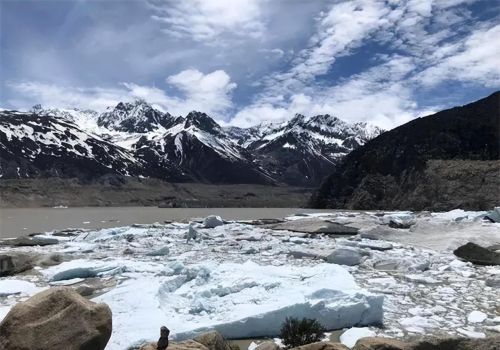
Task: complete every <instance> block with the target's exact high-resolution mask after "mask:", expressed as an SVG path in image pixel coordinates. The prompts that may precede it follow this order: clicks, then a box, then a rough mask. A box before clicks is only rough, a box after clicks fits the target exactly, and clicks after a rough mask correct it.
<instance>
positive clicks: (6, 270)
mask: <svg viewBox="0 0 500 350" xmlns="http://www.w3.org/2000/svg"><path fill="white" fill-rule="evenodd" d="M32 263H33V259H32V257H31V256H29V255H27V254H21V253H8V254H1V255H0V276H9V275H15V274H17V273H21V272H23V271H26V270H30V269H31V268H33V264H32Z"/></svg>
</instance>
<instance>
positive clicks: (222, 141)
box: [135, 112, 275, 184]
mask: <svg viewBox="0 0 500 350" xmlns="http://www.w3.org/2000/svg"><path fill="white" fill-rule="evenodd" d="M135 149H136V150H135V154H136V157H137V158H138V159H142V160H144V161H145V162H146V163H147V164H149V167H150V168H151V167H158V168H159V169H161V168H164V167H165V166H167V165H168V164H173V165H175V166H176V167H178V168H179V169H182V171H183V172H184V173H185V174H188V175H189V176H190V177H191V178H192V180H193V181H195V182H201V183H214V184H223V183H225V184H235V183H246V184H274V183H275V181H274V180H273V179H271V178H270V177H269V176H267V175H266V174H265V173H264V172H263V171H261V170H260V169H259V168H258V167H257V166H255V165H254V163H253V161H252V157H251V155H250V153H249V152H248V151H246V150H245V149H243V148H242V147H240V146H239V145H237V144H236V143H234V142H233V141H232V140H231V139H229V138H228V137H227V135H226V134H225V133H224V131H223V130H222V128H221V127H220V126H219V125H218V124H217V123H216V122H215V121H214V120H213V119H212V118H210V117H209V116H208V115H206V114H205V113H200V112H191V113H189V114H188V115H187V116H186V118H185V119H184V118H180V119H179V120H178V121H177V124H176V125H174V126H172V127H171V128H170V129H168V130H167V131H166V132H165V133H164V134H162V135H160V136H158V137H155V138H151V139H148V138H147V137H141V139H140V140H139V141H138V142H137V144H136V145H135Z"/></svg>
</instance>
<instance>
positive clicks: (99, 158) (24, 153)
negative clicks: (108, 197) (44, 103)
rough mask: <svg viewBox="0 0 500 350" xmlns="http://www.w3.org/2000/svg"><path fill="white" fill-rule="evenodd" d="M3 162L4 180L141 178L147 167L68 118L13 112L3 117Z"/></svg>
mask: <svg viewBox="0 0 500 350" xmlns="http://www.w3.org/2000/svg"><path fill="white" fill-rule="evenodd" d="M0 160H1V162H0V176H1V177H2V178H34V177H78V178H87V177H97V176H101V175H105V174H108V173H110V172H113V173H115V174H120V175H125V176H139V175H140V174H141V173H142V169H143V167H144V164H143V163H141V161H140V160H138V159H136V158H135V157H134V155H133V153H132V152H130V151H129V150H126V149H124V148H121V147H117V146H115V145H113V144H112V143H109V142H107V141H105V140H103V139H101V138H99V137H98V136H95V135H91V134H89V133H86V132H84V131H82V130H81V129H79V128H78V127H77V125H76V124H74V123H72V122H71V121H69V120H67V119H64V118H56V117H53V116H49V115H44V116H41V115H37V114H26V113H18V112H10V111H3V112H1V116H0Z"/></svg>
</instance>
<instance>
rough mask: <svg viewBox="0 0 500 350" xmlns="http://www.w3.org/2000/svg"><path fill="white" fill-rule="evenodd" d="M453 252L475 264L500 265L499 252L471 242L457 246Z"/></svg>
mask: <svg viewBox="0 0 500 350" xmlns="http://www.w3.org/2000/svg"><path fill="white" fill-rule="evenodd" d="M453 254H455V255H456V256H458V257H459V258H460V259H462V260H465V261H469V262H471V263H473V264H476V265H500V253H497V252H495V251H492V250H489V249H487V248H484V247H481V246H480V245H477V244H475V243H472V242H469V243H467V244H465V245H463V246H460V247H458V248H457V249H455V250H454V251H453Z"/></svg>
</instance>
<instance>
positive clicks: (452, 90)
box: [0, 0, 500, 128]
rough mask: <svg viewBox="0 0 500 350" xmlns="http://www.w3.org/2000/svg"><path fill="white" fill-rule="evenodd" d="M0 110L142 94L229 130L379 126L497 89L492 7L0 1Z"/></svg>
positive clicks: (488, 0) (102, 103) (432, 2)
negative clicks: (306, 122)
mask: <svg viewBox="0 0 500 350" xmlns="http://www.w3.org/2000/svg"><path fill="white" fill-rule="evenodd" d="M0 11H1V13H0V16H1V18H0V19H1V21H0V23H1V28H0V29H1V31H0V39H1V42H0V45H1V47H0V48H1V51H0V55H1V57H0V58H1V65H0V69H1V71H0V74H1V85H0V89H1V90H0V106H1V107H3V108H16V109H28V108H30V107H31V106H32V105H34V104H37V103H41V104H42V105H43V106H44V107H60V108H73V107H76V108H91V109H96V110H103V109H105V108H106V107H107V106H112V105H115V104H116V103H118V102H119V101H130V100H133V99H135V98H143V99H145V100H147V101H149V102H150V103H152V104H154V105H155V106H157V107H158V108H160V109H162V110H165V111H169V112H170V113H171V114H174V115H185V114H186V113H188V112H189V111H191V110H201V111H205V112H207V113H208V114H210V115H211V116H213V117H214V118H215V119H217V120H219V121H221V122H223V123H230V124H233V125H239V126H249V125H254V124H257V123H260V122H263V121H281V120H286V119H288V118H291V117H292V116H293V115H294V114H295V113H302V114H305V115H315V114H324V113H329V114H334V115H336V116H338V117H340V118H342V119H344V120H347V121H368V122H372V123H375V124H377V125H379V126H382V127H384V128H391V127H394V126H396V125H399V124H401V123H404V122H406V121H408V120H410V119H412V118H415V117H418V116H423V115H426V114H429V113H432V112H435V111H438V110H440V109H443V108H446V107H451V106H455V105H460V104H464V103H467V102H471V101H474V100H476V99H478V98H481V97H484V96H486V95H488V94H490V93H491V92H493V91H495V90H498V89H499V88H500V58H499V57H500V17H499V13H500V2H499V1H496V0H483V1H479V0H478V1H475V0H407V1H405V0H401V1H399V0H384V1H383V0H362V1H361V0H352V1H335V0H329V1H326V0H310V1H302V0H231V1H230V0H187V1H174V0H172V1H170V0H147V1H146V0H145V1H139V0H137V1H134V0H126V1H118V0H110V1H103V0H101V1H95V0H94V1H86V0H75V1H70V0H60V1H53V0H36V1H35V0H33V1H27V0H10V1H9V0H2V1H1V2H0Z"/></svg>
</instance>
